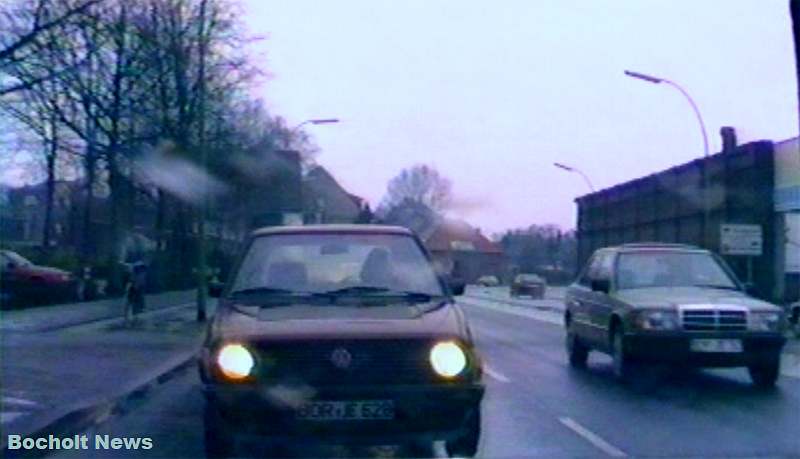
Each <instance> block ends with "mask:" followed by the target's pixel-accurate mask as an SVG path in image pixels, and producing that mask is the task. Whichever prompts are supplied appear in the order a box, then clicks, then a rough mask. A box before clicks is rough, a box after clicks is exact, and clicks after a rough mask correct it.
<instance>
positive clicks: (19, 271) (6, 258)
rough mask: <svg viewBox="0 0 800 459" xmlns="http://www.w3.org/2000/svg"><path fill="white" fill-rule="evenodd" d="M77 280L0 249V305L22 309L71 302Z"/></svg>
mask: <svg viewBox="0 0 800 459" xmlns="http://www.w3.org/2000/svg"><path fill="white" fill-rule="evenodd" d="M77 284H78V282H77V279H76V278H75V276H73V275H72V274H70V273H68V272H67V271H64V270H62V269H58V268H51V267H48V266H37V265H35V264H33V263H32V262H31V261H30V260H28V259H26V258H25V257H23V256H21V255H20V254H18V253H16V252H12V251H10V250H0V293H2V298H3V301H2V304H3V305H7V304H12V305H14V306H23V305H27V304H41V303H43V302H48V301H59V300H61V301H63V300H68V299H73V298H74V297H75V296H76V294H77Z"/></svg>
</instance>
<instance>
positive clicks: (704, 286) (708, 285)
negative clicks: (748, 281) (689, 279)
mask: <svg viewBox="0 0 800 459" xmlns="http://www.w3.org/2000/svg"><path fill="white" fill-rule="evenodd" d="M692 287H701V288H714V289H718V290H739V287H735V286H733V285H721V284H693V285H692Z"/></svg>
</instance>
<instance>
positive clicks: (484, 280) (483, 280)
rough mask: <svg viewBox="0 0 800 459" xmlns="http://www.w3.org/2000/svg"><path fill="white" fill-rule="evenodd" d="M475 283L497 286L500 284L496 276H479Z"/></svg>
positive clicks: (484, 285) (482, 285)
mask: <svg viewBox="0 0 800 459" xmlns="http://www.w3.org/2000/svg"><path fill="white" fill-rule="evenodd" d="M476 283H477V284H478V285H480V286H481V287H497V286H498V285H500V279H498V278H497V276H481V277H479V278H478V280H477V281H476Z"/></svg>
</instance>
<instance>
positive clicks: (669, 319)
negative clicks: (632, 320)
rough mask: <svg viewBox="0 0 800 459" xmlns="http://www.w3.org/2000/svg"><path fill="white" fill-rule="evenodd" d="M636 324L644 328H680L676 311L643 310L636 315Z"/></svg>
mask: <svg viewBox="0 0 800 459" xmlns="http://www.w3.org/2000/svg"><path fill="white" fill-rule="evenodd" d="M636 325H637V327H638V328H640V329H642V330H676V329H678V328H679V323H678V313H677V312H675V311H642V312H641V313H639V314H638V315H637V316H636Z"/></svg>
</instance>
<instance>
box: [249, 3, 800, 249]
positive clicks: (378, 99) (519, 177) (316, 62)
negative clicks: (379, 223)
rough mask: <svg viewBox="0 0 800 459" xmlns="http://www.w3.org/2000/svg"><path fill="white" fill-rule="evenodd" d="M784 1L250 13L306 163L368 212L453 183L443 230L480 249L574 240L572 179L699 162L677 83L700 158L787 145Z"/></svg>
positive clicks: (789, 67)
mask: <svg viewBox="0 0 800 459" xmlns="http://www.w3.org/2000/svg"><path fill="white" fill-rule="evenodd" d="M788 3H789V2H788V0H748V1H734V0H724V1H723V0H705V1H694V0H686V1H674V0H672V1H638V0H637V1H633V0H631V1H565V0H552V1H538V0H524V1H523V0H520V1H497V2H487V1H474V0H452V1H432V0H420V1H409V0H404V1H389V0H385V1H368V0H361V1H355V0H352V1H349V0H336V1H330V2H329V1H315V0H313V1H312V0H293V1H291V2H289V1H285V0H249V1H246V2H245V12H246V14H245V20H246V22H247V24H248V26H249V29H250V30H249V32H250V33H252V34H257V35H263V36H266V37H267V39H266V40H264V41H263V42H261V43H260V44H259V45H258V46H257V51H258V52H260V53H262V54H265V56H264V58H263V59H261V60H260V61H261V64H262V66H263V67H264V68H265V69H266V70H267V71H269V73H270V74H271V75H272V76H271V78H270V79H269V80H268V81H267V82H266V83H265V84H264V86H263V88H262V89H261V90H260V91H259V95H260V96H262V97H263V98H264V99H265V100H266V101H267V103H268V105H269V106H270V107H271V109H272V111H273V113H275V114H279V115H282V116H285V117H286V118H287V119H288V120H289V122H290V123H299V122H301V121H303V120H304V119H307V118H313V117H338V118H340V119H342V123H341V124H338V125H327V126H313V127H310V128H309V132H310V133H311V134H312V135H313V136H314V138H315V141H316V142H317V144H318V145H319V147H320V148H321V152H320V154H319V156H318V162H319V163H320V164H322V165H324V166H325V167H327V168H329V169H330V170H331V172H332V173H333V174H335V176H336V177H337V178H338V179H339V180H340V182H341V183H342V184H343V185H344V186H345V187H346V188H348V189H349V190H350V191H351V192H353V193H356V194H359V195H361V196H363V197H365V198H367V199H368V200H369V201H370V202H371V203H373V205H376V204H377V203H378V202H379V200H380V198H381V197H382V196H383V193H384V191H385V189H386V182H387V181H388V180H389V179H390V178H391V177H392V176H394V175H395V174H397V173H398V172H399V171H400V170H401V169H402V168H405V167H408V166H410V165H413V164H415V163H427V164H431V165H433V166H435V167H436V168H438V169H439V170H440V172H441V173H442V174H444V175H445V176H447V177H449V178H450V179H451V180H452V181H453V187H454V192H455V195H456V202H457V204H458V205H457V206H456V208H455V209H454V210H453V211H452V214H453V215H456V216H458V217H462V218H465V219H467V220H468V221H470V222H472V223H474V224H476V225H478V226H479V227H481V228H483V229H484V231H486V232H487V233H492V232H496V231H500V230H502V229H505V228H509V227H520V226H527V225H529V224H532V223H556V224H559V225H562V226H564V227H570V228H571V227H573V226H574V222H575V215H574V214H575V208H574V204H573V199H574V198H575V197H576V196H578V195H581V194H583V193H585V192H586V191H587V188H586V185H585V184H584V182H583V181H582V180H581V178H580V177H579V176H577V175H574V174H568V173H566V172H563V171H561V170H558V169H555V168H554V167H553V166H552V163H553V162H554V161H560V162H563V163H566V164H570V165H575V166H579V167H581V168H582V169H583V171H584V172H585V173H586V174H587V175H588V176H589V177H590V178H591V180H592V181H593V182H594V184H595V186H596V187H597V188H603V187H607V186H611V185H614V184H616V183H619V182H621V181H625V180H628V179H632V178H635V177H639V176H642V175H646V174H649V173H652V172H655V171H658V170H662V169H664V168H667V167H669V166H671V165H674V164H678V163H681V162H685V161H687V160H690V159H692V158H694V157H697V156H700V155H702V140H701V135H700V131H699V128H698V125H697V122H696V120H695V118H694V116H693V114H692V112H691V109H690V107H689V105H688V104H687V103H686V101H685V100H684V99H683V98H682V96H681V95H680V93H678V92H677V91H676V90H674V89H672V88H670V87H668V86H665V85H652V84H648V83H645V82H641V81H638V80H633V79H630V78H627V77H625V76H624V75H623V70H624V69H634V70H638V71H642V72H647V73H651V74H654V75H659V76H663V77H666V78H670V79H673V80H674V81H677V82H679V83H680V84H681V85H683V86H684V87H685V88H686V89H687V90H688V91H689V92H690V93H691V94H692V95H693V97H694V98H695V100H696V101H697V103H698V105H699V106H700V110H701V111H702V113H703V116H704V117H705V121H706V124H707V131H708V134H709V137H710V140H711V147H712V151H717V150H718V149H719V145H720V141H719V128H720V126H723V125H731V126H734V127H736V129H737V131H738V135H739V138H740V141H742V142H747V141H752V140H757V139H770V140H782V139H785V138H789V137H793V136H794V135H796V132H797V126H798V123H797V97H796V81H795V79H794V58H793V48H792V38H791V29H790V17H789V14H788Z"/></svg>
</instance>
